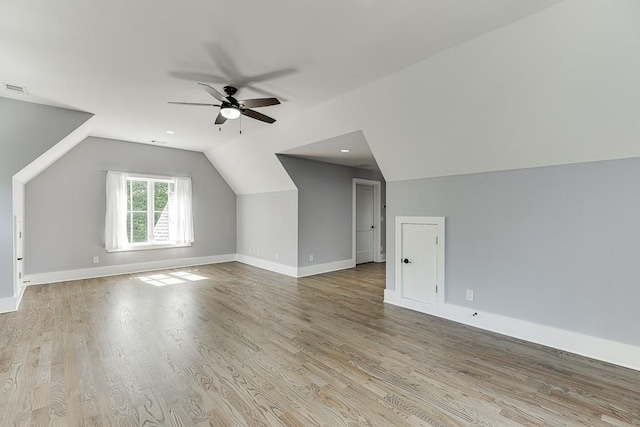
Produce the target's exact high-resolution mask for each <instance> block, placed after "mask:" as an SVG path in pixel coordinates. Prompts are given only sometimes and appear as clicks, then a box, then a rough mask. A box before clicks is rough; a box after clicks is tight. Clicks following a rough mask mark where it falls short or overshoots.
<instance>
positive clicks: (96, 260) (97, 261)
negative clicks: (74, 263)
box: [93, 256, 100, 264]
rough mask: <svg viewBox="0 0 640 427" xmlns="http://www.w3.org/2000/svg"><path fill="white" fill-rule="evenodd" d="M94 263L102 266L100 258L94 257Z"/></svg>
mask: <svg viewBox="0 0 640 427" xmlns="http://www.w3.org/2000/svg"><path fill="white" fill-rule="evenodd" d="M93 263H94V264H100V257H97V256H94V257H93Z"/></svg>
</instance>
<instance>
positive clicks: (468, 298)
mask: <svg viewBox="0 0 640 427" xmlns="http://www.w3.org/2000/svg"><path fill="white" fill-rule="evenodd" d="M467 301H473V290H472V289H467Z"/></svg>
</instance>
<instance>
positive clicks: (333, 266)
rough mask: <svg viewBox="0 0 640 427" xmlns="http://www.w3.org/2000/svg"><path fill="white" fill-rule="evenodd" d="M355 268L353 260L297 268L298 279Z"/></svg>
mask: <svg viewBox="0 0 640 427" xmlns="http://www.w3.org/2000/svg"><path fill="white" fill-rule="evenodd" d="M355 266H356V261H355V260H354V259H345V260H342V261H335V262H328V263H325V264H318V265H310V266H307V267H300V268H298V277H307V276H313V275H315V274H322V273H330V272H332V271H338V270H344V269H347V268H353V267H355Z"/></svg>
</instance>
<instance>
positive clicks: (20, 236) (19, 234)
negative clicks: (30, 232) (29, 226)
mask: <svg viewBox="0 0 640 427" xmlns="http://www.w3.org/2000/svg"><path fill="white" fill-rule="evenodd" d="M18 237H19V238H21V239H22V231H20V232H19V233H18Z"/></svg>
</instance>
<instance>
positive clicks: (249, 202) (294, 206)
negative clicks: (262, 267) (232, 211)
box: [237, 190, 298, 267]
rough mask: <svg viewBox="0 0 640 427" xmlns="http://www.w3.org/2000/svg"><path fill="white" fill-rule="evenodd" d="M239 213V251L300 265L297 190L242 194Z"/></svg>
mask: <svg viewBox="0 0 640 427" xmlns="http://www.w3.org/2000/svg"><path fill="white" fill-rule="evenodd" d="M237 212H238V214H237V215H238V230H237V242H238V243H237V252H238V253H239V254H243V255H249V256H252V257H255V258H260V259H264V260H267V261H271V262H277V263H280V264H285V265H288V266H291V267H297V266H298V192H297V191H296V190H291V191H278V192H273V193H259V194H245V195H239V196H238V197H237ZM249 250H251V253H249ZM276 254H278V259H276Z"/></svg>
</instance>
